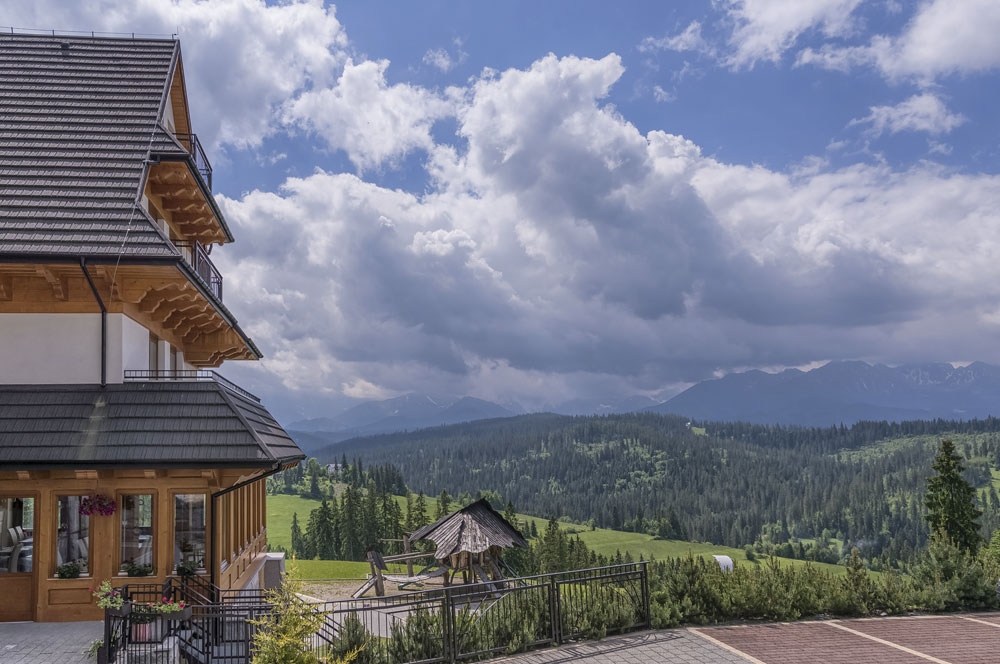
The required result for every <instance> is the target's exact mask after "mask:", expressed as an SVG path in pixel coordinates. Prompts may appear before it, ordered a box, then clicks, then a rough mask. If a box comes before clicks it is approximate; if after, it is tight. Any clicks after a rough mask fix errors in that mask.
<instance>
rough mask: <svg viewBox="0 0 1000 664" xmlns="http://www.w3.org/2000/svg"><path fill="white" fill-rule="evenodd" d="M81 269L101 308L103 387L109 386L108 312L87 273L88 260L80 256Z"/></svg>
mask: <svg viewBox="0 0 1000 664" xmlns="http://www.w3.org/2000/svg"><path fill="white" fill-rule="evenodd" d="M80 269H81V270H83V276H84V277H85V278H86V279H87V283H88V284H90V290H91V291H93V293H94V299H95V300H97V306H99V307H100V308H101V387H107V386H108V310H107V308H106V307H105V306H104V300H102V299H101V294H100V293H98V292H97V286H95V285H94V280H93V279H91V278H90V272H88V271H87V259H86V258H84V257H83V256H80Z"/></svg>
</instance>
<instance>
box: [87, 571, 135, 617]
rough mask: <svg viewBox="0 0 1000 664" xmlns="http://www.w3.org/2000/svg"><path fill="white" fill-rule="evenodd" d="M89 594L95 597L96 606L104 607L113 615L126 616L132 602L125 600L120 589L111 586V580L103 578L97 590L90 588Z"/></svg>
mask: <svg viewBox="0 0 1000 664" xmlns="http://www.w3.org/2000/svg"><path fill="white" fill-rule="evenodd" d="M90 591H91V594H92V595H93V596H94V597H95V598H96V599H97V607H98V608H100V609H104V610H105V611H107V612H108V613H110V614H111V615H113V616H127V615H128V614H129V611H130V610H131V609H132V603H131V602H126V601H125V597H124V596H123V595H122V591H121V590H119V589H118V588H112V587H111V581H109V580H107V579H105V580H104V581H101V585H99V586H97V590H94V589H93V588H91V589H90Z"/></svg>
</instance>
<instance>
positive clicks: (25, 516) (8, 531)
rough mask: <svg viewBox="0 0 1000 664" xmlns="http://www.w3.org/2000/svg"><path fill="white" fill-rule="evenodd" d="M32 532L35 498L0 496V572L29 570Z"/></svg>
mask: <svg viewBox="0 0 1000 664" xmlns="http://www.w3.org/2000/svg"><path fill="white" fill-rule="evenodd" d="M34 531H35V499H34V498H3V497H0V574H15V573H17V572H30V571H31V569H32V562H33V561H34V557H35V555H34V553H35V538H34Z"/></svg>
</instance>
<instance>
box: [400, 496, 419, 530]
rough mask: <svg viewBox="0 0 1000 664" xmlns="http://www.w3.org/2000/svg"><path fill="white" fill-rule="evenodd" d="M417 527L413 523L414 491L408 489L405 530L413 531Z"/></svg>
mask: <svg viewBox="0 0 1000 664" xmlns="http://www.w3.org/2000/svg"><path fill="white" fill-rule="evenodd" d="M416 529H417V527H416V526H415V525H413V492H412V491H410V490H409V489H407V490H406V521H405V522H404V523H403V530H404V531H406V532H407V533H412V532H413V531H414V530H416Z"/></svg>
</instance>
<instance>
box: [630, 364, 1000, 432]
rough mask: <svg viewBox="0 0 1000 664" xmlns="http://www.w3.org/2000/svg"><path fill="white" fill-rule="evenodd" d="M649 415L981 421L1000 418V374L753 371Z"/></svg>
mask: <svg viewBox="0 0 1000 664" xmlns="http://www.w3.org/2000/svg"><path fill="white" fill-rule="evenodd" d="M647 410H649V411H651V412H656V413H667V414H675V415H683V416H685V417H691V418H694V419H698V420H713V421H717V422H721V421H739V422H752V423H757V424H794V425H801V426H829V425H838V424H841V423H843V424H853V423H855V422H859V421H866V420H867V421H879V420H887V421H895V422H901V421H906V420H930V419H936V418H943V419H950V420H959V419H972V418H984V417H989V416H990V415H996V414H1000V367H996V366H992V365H989V364H985V363H983V362H973V363H972V364H970V365H968V366H965V367H953V366H952V365H950V364H945V363H937V364H915V365H903V366H899V367H888V366H886V365H884V364H875V365H871V364H867V363H865V362H830V363H828V364H826V365H824V366H821V367H818V368H816V369H813V370H811V371H800V370H798V369H787V370H785V371H782V372H780V373H765V372H763V371H748V372H745V373H737V374H729V375H727V376H724V377H722V378H719V379H716V380H708V381H704V382H701V383H698V384H696V385H694V386H692V387H690V388H689V389H687V390H685V391H684V392H681V393H680V394H678V395H677V396H675V397H674V398H672V399H670V400H669V401H666V402H664V403H662V404H659V405H657V406H652V407H651V408H648V409H647Z"/></svg>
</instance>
